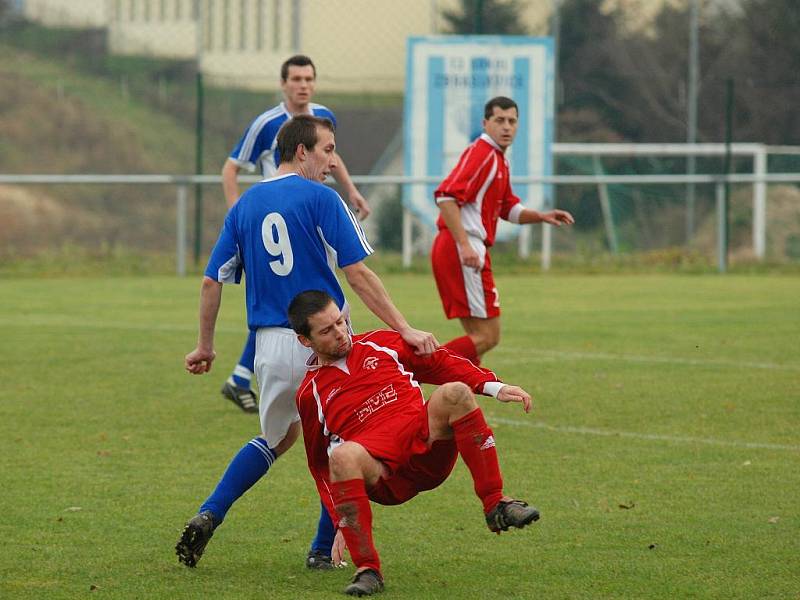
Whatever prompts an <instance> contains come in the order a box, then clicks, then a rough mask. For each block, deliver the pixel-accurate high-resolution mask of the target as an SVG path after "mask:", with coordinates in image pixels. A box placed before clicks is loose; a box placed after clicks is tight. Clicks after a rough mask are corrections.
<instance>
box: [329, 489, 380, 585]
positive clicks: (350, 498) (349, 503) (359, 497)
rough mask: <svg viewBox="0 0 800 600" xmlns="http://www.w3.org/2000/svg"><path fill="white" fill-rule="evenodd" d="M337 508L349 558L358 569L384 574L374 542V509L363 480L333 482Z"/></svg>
mask: <svg viewBox="0 0 800 600" xmlns="http://www.w3.org/2000/svg"><path fill="white" fill-rule="evenodd" d="M331 491H332V492H333V502H334V508H335V509H336V514H337V515H338V516H339V528H340V529H341V530H342V534H343V535H344V539H345V541H346V542H347V548H348V549H349V550H350V556H351V557H352V558H353V562H354V563H355V564H356V567H357V568H358V569H361V568H363V567H368V568H370V569H373V570H375V571H376V572H377V573H380V572H381V561H380V558H378V551H377V550H375V544H374V543H373V541H372V509H371V508H370V505H369V498H368V497H367V489H366V487H365V486H364V480H363V479H348V480H347V481H334V482H331Z"/></svg>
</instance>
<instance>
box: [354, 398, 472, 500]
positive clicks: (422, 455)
mask: <svg viewBox="0 0 800 600" xmlns="http://www.w3.org/2000/svg"><path fill="white" fill-rule="evenodd" d="M428 437H429V430H428V405H427V404H425V409H424V410H422V411H420V417H419V420H418V421H417V423H416V427H415V428H413V427H407V428H406V429H405V430H403V431H401V432H399V433H397V435H396V442H397V443H399V444H400V445H402V446H403V447H404V448H405V449H407V458H406V460H405V461H404V462H402V463H400V464H397V465H395V468H394V469H393V473H392V474H391V475H389V476H388V477H387V478H385V479H384V478H381V479H379V480H378V482H377V483H376V484H375V485H374V486H372V487H371V488H369V489H368V490H367V495H368V496H369V499H370V500H372V501H373V502H377V503H378V504H386V505H389V504H402V503H403V502H407V501H408V500H410V499H411V498H413V497H414V496H416V495H417V494H419V493H420V492H424V491H425V490H432V489H433V488H435V487H438V486H439V485H441V483H442V482H443V481H444V480H445V479H447V478H448V476H449V475H450V473H451V472H452V471H453V467H454V466H455V464H456V459H457V458H458V449H457V448H456V442H455V440H437V441H435V442H434V443H433V444H432V445H431V446H430V447H428V444H427V439H428Z"/></svg>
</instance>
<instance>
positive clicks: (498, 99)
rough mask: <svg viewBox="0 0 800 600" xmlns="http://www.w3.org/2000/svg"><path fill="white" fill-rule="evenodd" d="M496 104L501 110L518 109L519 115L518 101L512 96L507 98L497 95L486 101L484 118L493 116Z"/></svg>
mask: <svg viewBox="0 0 800 600" xmlns="http://www.w3.org/2000/svg"><path fill="white" fill-rule="evenodd" d="M495 106H496V107H497V108H499V109H500V110H508V109H509V108H513V109H516V111H517V115H519V106H517V103H516V102H514V101H513V100H512V99H511V98H506V97H505V96H495V97H494V98H492V99H491V100H489V101H488V102H487V103H486V106H484V107H483V118H484V119H490V118H491V117H492V115H493V114H494V107H495Z"/></svg>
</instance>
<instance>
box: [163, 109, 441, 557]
mask: <svg viewBox="0 0 800 600" xmlns="http://www.w3.org/2000/svg"><path fill="white" fill-rule="evenodd" d="M335 148H336V145H335V139H334V133H333V124H332V123H331V122H330V121H329V120H327V119H321V118H318V117H313V116H306V115H301V116H296V117H295V118H293V119H291V120H289V121H288V122H287V123H286V124H285V125H284V126H283V128H282V129H281V130H280V132H279V133H278V152H279V155H280V166H279V167H278V171H277V174H276V176H275V177H272V178H269V179H266V180H264V181H262V182H260V183H258V184H256V185H254V186H253V187H251V188H250V189H249V190H248V191H247V192H246V193H245V194H244V195H242V197H241V199H239V201H238V202H236V204H235V205H234V206H233V207H232V208H231V210H230V211H229V212H228V216H227V217H226V219H225V224H224V226H223V228H222V232H221V233H220V236H219V239H218V240H217V244H216V246H215V247H214V250H213V252H212V254H211V258H210V260H209V263H208V266H207V268H206V272H205V277H204V278H203V284H202V288H201V294H200V332H199V336H198V341H197V347H196V348H195V349H194V350H193V351H192V352H190V353H189V354H188V355H187V356H186V369H187V370H188V371H189V372H190V373H194V374H201V373H206V372H208V371H209V370H210V369H211V365H212V363H213V361H214V357H215V353H214V328H215V324H216V319H217V313H218V311H219V306H220V301H221V298H222V284H223V283H238V282H239V281H240V279H241V275H242V271H243V270H244V272H245V273H246V276H247V277H246V300H247V323H248V326H249V328H250V330H251V331H253V332H254V333H255V336H256V353H255V371H256V375H257V379H258V383H259V388H260V393H261V402H260V403H259V413H260V417H261V435H260V436H258V437H256V438H254V439H252V440H250V441H249V442H248V443H246V444H245V445H244V447H243V448H242V449H241V450H240V451H239V453H238V454H237V455H236V456H235V457H234V459H233V461H232V462H231V463H230V465H229V466H228V468H227V470H226V471H225V473H224V475H223V476H222V479H221V480H220V482H219V484H218V485H217V487H216V489H215V490H214V492H213V493H212V494H211V496H209V497H208V499H207V500H206V501H205V502H204V503H203V504H202V506H201V507H200V511H199V513H198V514H197V515H195V516H194V517H193V518H192V519H190V520H189V522H188V523H187V524H186V526H185V528H184V530H183V532H182V534H181V537H180V539H179V540H178V543H177V545H176V547H175V549H176V552H177V554H178V559H179V560H180V562H182V563H184V564H186V565H187V566H190V567H194V566H195V565H196V564H197V561H198V560H199V559H200V557H201V556H202V554H203V551H204V550H205V547H206V544H207V543H208V541H209V539H210V538H211V536H212V534H213V532H214V529H215V528H216V527H217V526H219V524H220V523H221V522H222V520H223V519H224V518H225V515H226V513H227V512H228V509H230V507H231V506H232V505H233V503H234V502H235V501H236V500H237V499H238V498H239V497H241V496H242V494H244V493H245V492H246V491H247V490H248V489H249V488H250V487H251V486H252V485H253V484H255V483H256V481H258V480H259V479H260V478H261V477H262V476H264V475H265V474H266V472H267V470H268V469H269V468H270V466H271V465H272V464H273V463H274V462H275V460H277V458H278V457H279V456H281V455H282V454H283V453H284V452H286V450H288V449H289V448H290V447H291V446H292V444H293V443H294V442H295V440H296V439H297V437H298V435H299V433H300V423H299V416H298V414H297V409H296V405H295V401H294V396H295V393H296V391H297V387H298V385H299V384H300V381H301V380H302V379H303V377H304V375H305V371H306V360H307V359H308V357H309V356H310V355H311V353H310V351H309V350H308V349H307V348H305V347H303V346H302V345H301V344H300V343H299V342H298V341H297V336H296V335H295V334H294V332H293V331H292V329H290V325H289V321H288V316H287V309H288V306H289V303H290V302H291V300H292V298H294V297H295V296H296V295H297V294H298V293H300V292H302V291H305V290H308V289H317V290H323V291H325V292H327V293H328V294H330V295H331V296H332V297H333V298H334V299H335V300H336V304H337V305H338V306H339V308H340V309H341V310H342V311H343V312H344V313H345V314H347V311H348V306H347V303H346V301H345V298H344V293H343V291H342V288H341V286H340V285H339V282H338V280H337V278H336V274H335V269H336V267H337V266H338V267H339V268H340V269H341V270H342V271H343V272H344V275H345V277H346V278H347V281H348V283H349V284H350V287H351V288H352V289H353V291H355V292H356V294H358V296H359V297H360V298H361V300H362V301H363V302H364V304H365V305H366V306H367V308H369V309H370V310H371V311H372V312H373V313H374V314H375V315H376V316H377V317H378V318H380V319H381V320H382V321H383V322H384V323H386V324H387V325H388V326H389V327H391V328H392V329H394V330H395V331H397V332H398V333H399V334H400V335H401V336H402V337H403V339H404V340H406V341H407V342H408V343H409V344H411V345H412V346H414V347H415V348H416V350H417V352H419V353H420V354H427V353H430V352H433V351H434V350H435V349H436V347H437V346H438V343H437V341H436V339H435V338H434V336H433V335H432V334H430V333H427V332H424V331H419V330H417V329H414V328H412V327H411V326H409V324H408V322H406V320H405V318H404V317H403V315H402V314H401V313H400V312H399V311H398V310H397V308H396V307H395V306H394V304H393V303H392V301H391V299H390V298H389V296H388V294H387V293H386V289H385V288H384V287H383V284H382V283H381V280H380V279H379V278H378V276H377V275H375V273H373V272H372V271H371V270H370V269H369V268H368V267H367V266H366V265H365V264H364V262H363V260H364V258H366V257H367V256H369V255H370V254H371V253H372V248H371V247H370V245H369V243H368V242H367V238H366V236H365V235H364V232H363V230H362V229H361V226H360V225H359V224H358V221H357V220H356V218H355V216H354V215H353V213H351V212H350V210H349V209H348V208H347V206H346V205H345V203H344V201H343V200H342V198H341V197H340V196H339V195H338V194H337V193H336V192H335V191H334V190H332V189H331V188H329V187H326V186H325V185H323V183H322V182H323V181H324V180H325V178H326V177H327V176H328V174H329V173H330V172H331V171H332V170H333V169H334V168H335V165H336V164H337V160H338V159H337V156H336V152H335ZM333 536H334V528H333V524H332V523H331V521H330V517H329V516H328V514H327V511H325V509H324V508H323V509H322V511H321V514H320V522H319V527H318V530H317V536H316V538H315V539H314V541H313V542H312V546H311V550H310V551H309V554H308V557H307V558H306V565H307V566H308V567H309V568H322V569H325V568H333V565H332V562H331V559H330V556H331V546H332V544H333Z"/></svg>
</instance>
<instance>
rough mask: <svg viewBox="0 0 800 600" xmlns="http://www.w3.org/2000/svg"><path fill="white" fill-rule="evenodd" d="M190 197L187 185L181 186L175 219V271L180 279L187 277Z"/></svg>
mask: <svg viewBox="0 0 800 600" xmlns="http://www.w3.org/2000/svg"><path fill="white" fill-rule="evenodd" d="M188 195H189V190H188V189H187V186H186V185H185V184H184V185H179V186H178V197H177V203H176V210H177V214H176V218H175V227H176V230H177V231H176V236H175V239H176V240H177V247H176V249H175V264H176V267H175V270H176V272H177V274H178V277H184V276H185V275H186V204H187V197H188Z"/></svg>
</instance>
